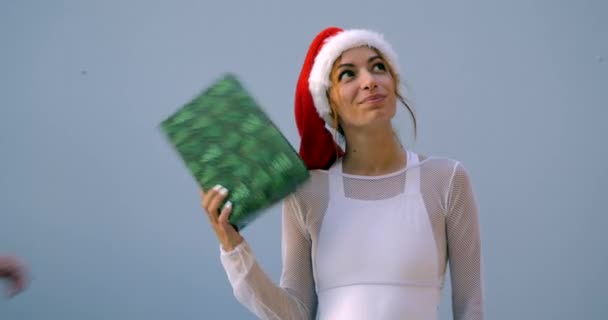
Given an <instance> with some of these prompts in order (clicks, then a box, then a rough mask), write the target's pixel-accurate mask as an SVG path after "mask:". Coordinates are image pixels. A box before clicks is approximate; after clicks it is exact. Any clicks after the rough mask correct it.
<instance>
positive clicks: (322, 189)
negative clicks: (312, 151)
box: [291, 170, 329, 202]
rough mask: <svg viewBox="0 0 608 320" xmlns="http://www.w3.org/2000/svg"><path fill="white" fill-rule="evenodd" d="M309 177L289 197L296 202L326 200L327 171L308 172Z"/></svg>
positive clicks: (327, 188)
mask: <svg viewBox="0 0 608 320" xmlns="http://www.w3.org/2000/svg"><path fill="white" fill-rule="evenodd" d="M308 172H309V174H310V177H309V178H308V180H306V182H304V183H303V184H301V185H300V186H298V188H297V189H296V190H295V192H294V193H293V194H292V195H291V197H292V198H293V200H295V201H297V202H309V201H311V200H315V199H323V198H326V197H327V196H326V195H327V194H328V191H329V183H328V181H329V180H328V179H329V178H328V176H329V172H328V171H327V170H309V171H308Z"/></svg>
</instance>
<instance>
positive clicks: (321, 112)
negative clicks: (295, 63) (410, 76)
mask: <svg viewBox="0 0 608 320" xmlns="http://www.w3.org/2000/svg"><path fill="white" fill-rule="evenodd" d="M361 46H368V47H372V48H374V49H376V50H378V51H380V53H381V54H382V55H383V56H384V58H385V60H386V62H387V63H388V64H389V65H390V67H391V69H392V70H393V72H395V74H398V70H399V68H398V65H397V54H396V53H395V51H394V50H393V48H392V47H391V45H390V44H389V43H388V42H386V41H385V40H384V37H383V36H382V35H381V34H379V33H377V32H374V31H370V30H361V29H352V30H343V29H341V28H337V27H330V28H327V29H325V30H323V31H321V32H320V33H319V34H318V35H317V36H316V37H315V38H314V40H313V41H312V43H311V44H310V47H309V49H308V53H307V54H306V58H305V59H304V65H303V66H302V71H301V72H300V77H299V78H298V84H297V87H296V97H295V117H296V124H297V127H298V132H299V133H300V138H301V141H300V151H299V154H300V157H301V158H302V160H304V163H305V164H306V166H307V167H308V169H310V170H313V169H328V168H329V167H330V166H331V165H332V164H333V163H334V162H335V161H336V159H337V157H339V156H342V155H343V154H344V152H343V151H342V149H341V148H340V147H339V146H338V145H337V142H336V141H335V140H334V138H333V136H332V134H331V132H330V131H329V130H327V128H326V124H328V125H330V126H331V124H332V116H331V108H330V105H329V100H328V96H327V92H328V90H329V88H330V87H331V80H330V73H331V69H332V67H333V64H334V62H335V61H336V59H338V58H339V57H340V56H341V55H342V53H343V52H344V51H346V50H348V49H352V48H356V47H361ZM336 150H338V152H337V154H336Z"/></svg>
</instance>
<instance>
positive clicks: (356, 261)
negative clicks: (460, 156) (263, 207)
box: [202, 27, 484, 320]
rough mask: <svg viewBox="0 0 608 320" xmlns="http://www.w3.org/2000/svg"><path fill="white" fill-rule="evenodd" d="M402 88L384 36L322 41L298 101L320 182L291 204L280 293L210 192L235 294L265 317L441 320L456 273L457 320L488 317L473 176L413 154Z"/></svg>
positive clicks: (304, 153)
mask: <svg viewBox="0 0 608 320" xmlns="http://www.w3.org/2000/svg"><path fill="white" fill-rule="evenodd" d="M398 88H399V69H398V64H397V55H396V54H395V52H394V51H393V49H392V47H391V46H390V44H389V43H388V42H386V41H385V40H384V38H383V36H382V35H380V34H378V33H376V32H373V31H369V30H342V29H340V28H333V27H332V28H327V29H325V30H323V31H322V32H321V33H319V34H318V35H317V37H316V38H315V39H314V40H313V42H312V44H311V46H310V48H309V51H308V54H307V56H306V60H305V62H304V66H303V68H302V72H301V74H300V78H299V81H298V85H297V89H296V101H295V115H296V122H297V125H298V129H299V133H300V136H301V145H300V156H301V157H302V159H303V160H304V162H305V163H306V165H307V166H308V168H309V169H310V170H311V179H310V180H309V181H308V182H307V183H306V184H305V185H303V186H302V187H301V188H299V189H298V190H297V191H296V192H295V193H294V194H292V195H291V196H289V197H288V198H286V199H285V200H284V203H283V216H282V218H283V229H282V239H283V240H282V241H283V243H282V247H283V250H282V251H283V252H282V253H283V255H282V257H283V271H282V274H281V280H280V284H279V285H276V284H274V283H273V282H272V280H271V279H270V278H269V277H268V276H267V275H266V274H265V273H264V272H263V270H261V268H260V266H259V265H258V263H257V262H256V260H255V257H254V254H253V251H252V249H251V247H250V246H249V245H248V243H247V242H246V241H245V240H244V239H243V237H242V236H241V235H240V234H239V233H238V232H237V231H236V230H234V228H232V226H231V225H230V224H228V216H229V215H230V209H231V206H230V203H227V205H225V206H224V207H223V208H219V204H220V203H222V200H223V199H224V198H225V196H226V195H227V194H228V192H229V191H228V190H226V189H225V188H223V187H221V186H217V187H216V188H214V189H212V190H207V191H206V192H203V193H202V205H203V208H204V209H205V211H206V212H207V215H208V217H209V219H210V221H211V225H212V226H213V228H214V230H215V232H216V234H217V236H218V239H219V241H220V243H221V246H220V250H221V254H220V255H221V261H222V264H223V266H224V268H225V270H226V272H227V275H228V278H229V281H230V283H231V284H232V287H233V289H234V294H235V296H236V298H237V299H238V300H239V301H240V302H241V303H242V304H243V305H245V306H246V307H247V308H248V309H249V310H251V311H252V312H253V313H255V314H256V315H257V316H258V317H259V318H261V319H313V318H316V319H331V320H343V319H344V320H346V319H348V320H358V319H437V318H438V306H439V303H440V291H441V288H442V286H443V282H444V275H445V273H446V267H447V263H448V262H449V263H450V270H451V279H452V299H453V313H454V319H466V320H476V319H483V318H484V314H483V291H482V276H481V245H480V230H479V218H478V210H477V205H476V201H475V196H474V194H473V188H472V186H471V181H470V178H469V175H468V173H467V171H466V169H465V168H464V167H463V166H462V164H461V163H459V162H458V161H455V160H451V159H445V158H439V157H426V156H422V155H418V154H416V153H414V152H412V151H409V150H405V149H404V147H403V146H402V144H401V143H400V142H399V140H398V139H397V137H396V135H395V133H394V131H393V127H392V124H391V119H392V118H393V117H394V115H395V113H396V108H397V102H398V101H400V102H402V103H403V104H404V105H405V107H406V108H407V110H408V111H409V112H410V114H411V115H412V116H413V113H412V111H411V109H410V108H409V106H408V105H407V104H406V103H405V101H404V100H403V98H402V97H401V95H400V93H399V89H398ZM327 127H329V128H331V129H330V130H328V129H326V128H327ZM414 128H415V118H414ZM338 135H341V136H342V137H343V139H344V145H345V148H344V151H342V150H341V148H340V147H339V146H338V144H337V143H336V142H335V139H334V137H337V136H338ZM218 212H220V214H219V215H218Z"/></svg>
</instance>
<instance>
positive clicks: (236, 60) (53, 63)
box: [0, 0, 608, 320]
mask: <svg viewBox="0 0 608 320" xmlns="http://www.w3.org/2000/svg"><path fill="white" fill-rule="evenodd" d="M607 16H608V3H607V2H606V1H602V0H597V1H574V0H572V1H548V0H547V1H542V0H537V1H523V0H521V1H468V0H467V1H441V2H439V1H394V2H392V3H390V2H373V1H367V2H361V3H356V2H352V1H342V2H329V1H328V2H325V1H320V0H319V1H298V2H293V3H286V2H281V1H267V2H264V3H263V4H262V3H261V2H260V3H258V2H255V1H213V2H207V1H143V0H142V1H116V0H115V1H107V0H106V1H25V0H20V1H10V0H2V1H1V2H0V97H1V100H0V101H1V106H0V217H1V219H0V252H5V253H15V254H18V255H19V256H21V257H22V258H23V259H24V260H25V261H26V262H27V263H28V265H29V267H30V269H31V273H32V278H33V279H32V283H31V286H30V287H29V289H28V290H27V291H26V292H24V293H23V294H22V295H20V296H18V297H16V298H15V299H12V300H7V299H0V319H2V320H4V319H10V320H12V319H70V320H71V319H220V318H223V319H251V318H253V317H252V316H251V315H250V314H249V312H248V311H247V310H246V309H245V308H243V307H242V306H241V305H240V304H238V302H237V301H236V300H235V299H234V298H233V296H232V292H231V289H230V287H229V284H228V281H227V279H226V276H225V273H224V271H223V269H222V268H221V265H220V262H219V256H218V254H219V252H218V245H217V240H216V239H215V238H214V236H213V233H212V231H211V228H210V227H209V226H208V224H207V220H206V217H205V216H204V215H203V213H202V211H201V208H200V205H199V197H198V193H197V187H196V185H195V183H194V182H193V180H192V179H191V178H190V176H189V175H188V174H187V172H186V171H185V169H184V167H183V166H182V164H181V163H180V161H179V159H178V158H177V157H176V156H175V154H174V153H173V151H172V150H171V149H170V148H169V146H168V145H167V143H166V142H165V140H164V138H163V136H162V135H161V134H160V132H159V131H158V130H157V127H156V126H157V124H158V123H159V122H160V121H161V120H162V119H163V118H164V117H166V116H167V115H169V114H170V113H171V112H173V111H174V110H175V109H176V108H178V107H179V106H180V105H181V104H182V103H185V102H186V101H188V100H189V99H190V98H192V97H193V96H194V95H195V94H196V93H198V92H199V90H201V89H202V88H203V87H205V86H206V85H208V84H210V83H211V81H213V80H214V79H215V78H216V77H217V76H219V74H221V73H222V72H224V71H233V72H236V73H238V74H239V75H240V76H241V78H242V80H243V82H244V83H245V85H246V86H247V87H248V88H249V89H250V90H251V91H252V92H254V94H255V96H256V98H257V100H258V101H259V102H261V103H262V104H264V105H265V106H266V108H267V110H268V112H269V114H270V116H271V117H272V118H273V119H274V120H275V121H276V122H277V124H278V125H279V126H280V128H281V129H282V130H283V131H284V133H285V134H286V135H287V137H288V138H289V139H290V141H291V142H292V143H293V144H294V146H297V145H298V144H299V139H298V136H297V131H296V128H295V124H294V121H293V113H292V110H293V94H294V87H295V83H296V79H297V76H298V73H299V71H300V67H301V64H302V62H303V58H304V55H305V53H306V50H307V46H308V44H309V42H310V40H312V38H313V37H314V35H315V34H316V33H317V32H318V31H319V30H321V29H322V28H324V27H326V26H329V25H339V26H342V27H347V28H352V27H366V28H371V29H374V30H378V31H381V32H383V33H385V35H386V37H387V38H388V39H389V41H391V42H392V43H393V44H394V46H395V48H396V50H397V51H398V52H399V54H400V58H401V65H402V69H401V72H402V73H403V74H404V78H405V80H406V85H407V89H408V90H407V92H406V96H407V98H408V99H409V100H410V101H411V102H412V104H413V106H414V107H415V109H416V112H417V116H418V121H419V126H420V128H419V136H418V139H417V140H416V141H414V139H413V138H412V135H411V134H410V130H409V126H408V123H409V122H408V118H407V115H406V113H405V112H400V113H399V115H398V116H397V118H396V119H395V125H396V127H397V128H398V129H399V132H400V133H401V136H402V137H403V140H404V142H405V143H406V144H407V145H408V147H410V148H412V149H413V150H415V151H417V152H420V153H425V154H432V155H438V156H446V157H450V158H455V159H458V160H460V161H462V162H463V163H464V165H465V166H466V167H467V168H468V169H469V171H470V172H471V174H472V177H473V182H474V186H475V190H476V194H477V197H478V200H479V206H480V209H481V222H482V228H483V229H482V240H483V254H484V261H485V280H486V282H485V289H486V290H485V292H486V310H487V315H488V316H487V318H488V319H606V318H608V304H607V303H606V287H607V285H608V282H607V281H606V278H605V271H606V270H608V250H607V249H606V246H605V245H604V242H605V241H604V239H603V237H602V236H601V235H602V234H603V231H604V229H605V227H606V226H607V225H608V218H607V212H606V209H605V207H604V206H603V205H602V204H603V202H601V200H604V199H605V198H604V197H605V196H604V195H603V193H605V192H606V191H608V182H607V181H608V170H607V169H606V166H605V164H604V161H605V159H606V156H607V150H606V149H607V147H606V146H607V144H606V142H605V141H604V138H603V137H606V134H607V133H608V132H607V131H608V130H607V129H606V125H605V124H604V122H605V121H606V119H607V118H608V111H607V109H608V108H607V107H608V93H607V92H608V61H607V60H608V18H607ZM244 235H245V237H246V238H247V239H248V240H249V241H250V242H251V243H252V245H253V248H254V250H255V252H256V255H257V257H258V260H259V261H260V263H261V264H262V266H263V267H264V269H265V270H266V271H267V272H268V274H269V275H270V276H271V277H272V278H273V279H275V280H277V281H278V278H279V274H280V268H281V266H280V211H279V207H278V206H275V207H274V208H272V209H271V210H268V213H267V215H265V216H264V217H263V218H262V219H261V220H259V221H258V222H257V223H255V225H252V226H251V227H250V228H248V229H247V230H245V231H244ZM450 312H451V310H450V300H449V286H446V288H445V290H444V294H443V303H442V307H441V313H442V316H441V318H442V319H449V318H450Z"/></svg>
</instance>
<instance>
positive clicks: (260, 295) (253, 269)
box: [220, 195, 316, 320]
mask: <svg viewBox="0 0 608 320" xmlns="http://www.w3.org/2000/svg"><path fill="white" fill-rule="evenodd" d="M282 220H283V228H282V252H283V254H282V255H283V271H282V274H281V281H280V286H277V285H276V284H274V283H273V281H272V280H271V279H270V278H269V277H268V276H267V275H266V274H265V273H264V271H263V270H262V269H261V268H260V266H259V265H258V263H257V262H256V260H255V257H254V255H253V252H252V249H251V247H250V246H249V245H248V243H246V242H243V243H242V244H240V245H239V246H237V247H236V248H235V249H233V250H232V251H230V252H224V251H223V250H222V249H221V246H220V250H221V261H222V265H223V266H224V269H225V270H226V273H227V275H228V279H229V281H230V284H231V285H232V288H233V291H234V295H235V297H236V298H237V300H238V301H239V302H240V303H241V304H243V305H244V306H245V307H246V308H247V309H249V310H250V311H251V312H253V313H254V314H255V315H256V316H258V318H260V319H272V320H276V319H280V320H287V319H294V320H300V319H312V318H313V315H314V312H315V305H316V295H315V289H314V281H313V276H312V263H311V251H310V244H311V242H310V237H309V236H308V233H307V231H306V228H305V226H304V224H303V220H302V215H301V212H300V209H299V206H298V205H297V201H296V199H295V197H294V196H293V195H292V196H290V197H288V198H286V199H285V201H284V202H283V214H282Z"/></svg>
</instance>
